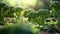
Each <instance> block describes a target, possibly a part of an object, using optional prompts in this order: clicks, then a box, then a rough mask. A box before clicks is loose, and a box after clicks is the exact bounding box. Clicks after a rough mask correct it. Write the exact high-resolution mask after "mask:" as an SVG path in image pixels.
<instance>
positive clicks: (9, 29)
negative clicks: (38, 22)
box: [0, 23, 38, 34]
mask: <svg viewBox="0 0 60 34" xmlns="http://www.w3.org/2000/svg"><path fill="white" fill-rule="evenodd" d="M37 32H38V29H37V28H36V27H35V26H34V25H33V24H26V23H22V24H8V25H5V26H4V27H3V28H2V29H1V30H0V34H36V33H37Z"/></svg>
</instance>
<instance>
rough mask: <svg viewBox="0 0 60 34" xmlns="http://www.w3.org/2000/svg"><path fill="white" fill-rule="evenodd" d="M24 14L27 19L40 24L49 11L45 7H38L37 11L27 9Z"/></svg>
mask: <svg viewBox="0 0 60 34" xmlns="http://www.w3.org/2000/svg"><path fill="white" fill-rule="evenodd" d="M25 14H26V15H25ZM24 16H25V17H28V21H34V22H36V23H38V24H39V25H42V24H44V20H45V18H46V17H48V16H49V11H48V10H47V9H40V10H38V11H35V10H29V11H26V12H25V13H24Z"/></svg>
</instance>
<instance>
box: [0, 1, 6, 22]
mask: <svg viewBox="0 0 60 34" xmlns="http://www.w3.org/2000/svg"><path fill="white" fill-rule="evenodd" d="M5 6H6V4H4V3H1V2H0V22H4V16H3V7H5Z"/></svg>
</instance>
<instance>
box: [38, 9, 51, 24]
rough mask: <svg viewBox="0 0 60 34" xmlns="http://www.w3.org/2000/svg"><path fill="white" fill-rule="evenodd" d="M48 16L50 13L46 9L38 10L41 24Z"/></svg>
mask: <svg viewBox="0 0 60 34" xmlns="http://www.w3.org/2000/svg"><path fill="white" fill-rule="evenodd" d="M49 14H50V12H49V10H47V9H40V10H39V11H38V16H40V20H41V21H40V22H41V24H44V22H45V21H44V20H45V19H46V17H49Z"/></svg>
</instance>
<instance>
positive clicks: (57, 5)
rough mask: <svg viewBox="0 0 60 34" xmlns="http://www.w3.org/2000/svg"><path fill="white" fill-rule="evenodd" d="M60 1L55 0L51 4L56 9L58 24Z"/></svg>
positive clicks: (59, 20) (59, 19) (59, 21)
mask: <svg viewBox="0 0 60 34" xmlns="http://www.w3.org/2000/svg"><path fill="white" fill-rule="evenodd" d="M59 2H60V1H53V3H52V4H51V8H53V9H55V10H56V13H57V20H58V24H59V23H60V3H59Z"/></svg>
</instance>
